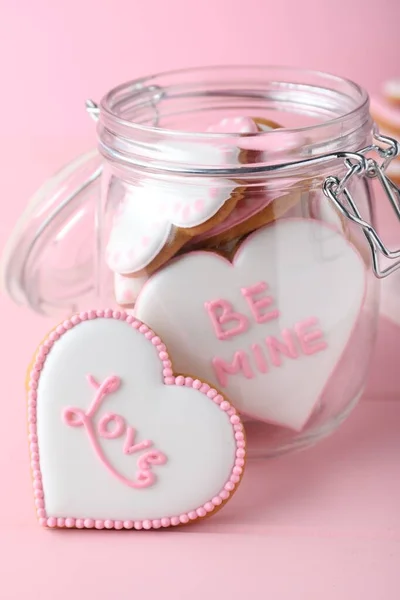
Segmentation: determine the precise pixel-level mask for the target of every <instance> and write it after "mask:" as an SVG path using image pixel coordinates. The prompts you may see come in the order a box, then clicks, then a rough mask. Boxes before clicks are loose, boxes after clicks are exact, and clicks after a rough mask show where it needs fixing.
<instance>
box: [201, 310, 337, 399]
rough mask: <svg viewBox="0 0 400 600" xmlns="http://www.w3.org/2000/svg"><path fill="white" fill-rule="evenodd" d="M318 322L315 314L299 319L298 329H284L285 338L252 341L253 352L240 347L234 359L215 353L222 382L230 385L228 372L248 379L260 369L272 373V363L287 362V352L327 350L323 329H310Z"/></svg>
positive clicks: (297, 354) (294, 354) (307, 353)
mask: <svg viewBox="0 0 400 600" xmlns="http://www.w3.org/2000/svg"><path fill="white" fill-rule="evenodd" d="M317 324H318V323H317V320H316V319H314V318H310V319H306V320H305V321H303V322H301V323H296V324H295V326H294V331H291V330H290V329H284V330H283V331H282V332H281V337H282V340H280V339H279V338H278V337H275V336H271V335H270V336H267V337H266V338H265V340H264V341H263V343H261V344H260V343H257V344H252V345H251V346H250V349H249V352H246V351H245V350H243V349H241V350H238V351H236V352H235V353H234V355H233V358H232V360H231V361H227V360H224V359H222V358H220V357H214V358H213V359H212V361H211V362H212V365H213V369H214V373H215V377H216V378H217V380H218V383H219V385H220V386H222V387H223V388H225V387H226V386H227V385H228V375H240V374H242V375H244V377H246V378H247V379H252V378H253V377H256V375H257V373H258V374H265V373H269V372H270V369H269V366H270V365H271V366H274V367H281V366H282V365H283V358H282V357H283V356H285V357H286V358H289V359H296V358H300V356H301V353H300V352H302V353H303V354H304V355H305V356H310V355H312V354H315V353H316V352H322V351H323V350H326V349H327V348H328V345H327V343H326V342H325V340H324V339H323V332H322V331H321V330H320V329H318V328H317V329H314V331H310V330H309V328H310V327H313V326H317ZM317 340H319V341H317ZM253 362H254V366H255V368H253Z"/></svg>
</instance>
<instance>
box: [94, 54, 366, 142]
mask: <svg viewBox="0 0 400 600" xmlns="http://www.w3.org/2000/svg"><path fill="white" fill-rule="evenodd" d="M221 69H222V70H223V71H226V72H228V71H229V72H234V71H235V70H237V69H244V70H246V71H247V72H252V73H256V72H260V73H262V72H264V73H266V74H267V73H268V72H273V71H275V70H279V71H282V72H285V73H287V74H291V73H292V74H293V75H296V76H300V77H301V76H303V77H304V76H307V75H308V76H316V77H319V78H323V79H325V80H327V81H332V82H336V83H337V84H344V85H346V86H347V87H348V89H349V90H353V91H354V92H355V93H357V94H358V96H359V99H358V102H357V101H356V98H354V100H355V105H354V106H353V107H352V108H351V109H350V110H348V111H345V112H343V114H341V115H339V116H336V117H333V118H332V119H327V120H326V121H324V122H322V123H317V124H313V125H306V126H302V127H289V128H285V130H286V131H290V132H297V133H307V131H311V130H316V129H321V128H324V127H329V126H331V125H333V124H335V123H337V122H340V121H341V120H342V119H343V118H347V117H352V116H353V115H355V114H356V113H357V112H358V111H360V110H363V109H366V108H369V95H368V93H367V91H366V90H365V89H364V88H363V87H362V86H360V85H359V84H357V83H356V82H354V81H352V80H351V79H348V78H346V77H341V76H339V75H334V74H332V73H328V72H325V71H320V70H314V69H305V68H301V67H291V66H288V65H214V66H210V67H207V66H202V67H190V68H186V69H174V70H169V71H161V72H158V73H156V74H153V75H149V76H146V77H141V78H138V79H133V80H130V81H127V82H124V83H122V84H120V85H118V86H115V87H113V88H112V89H111V90H109V91H108V92H107V94H105V95H104V96H103V98H102V99H101V102H100V107H101V111H102V112H103V113H104V114H105V115H107V117H109V118H111V119H112V120H114V121H115V123H116V124H120V125H122V126H124V127H129V128H131V129H132V130H137V131H149V132H150V131H153V130H154V129H156V130H157V132H159V133H160V134H164V135H168V136H169V135H171V136H174V135H179V136H183V137H185V136H187V137H193V136H196V137H197V136H198V137H199V138H206V137H210V136H212V137H215V138H217V137H224V136H226V134H225V133H219V132H204V131H195V132H192V131H185V130H181V129H170V128H166V127H154V126H149V125H143V124H140V123H136V122H134V121H131V120H129V119H126V118H123V117H122V116H120V115H119V114H118V113H117V112H116V111H115V106H116V105H118V104H119V103H121V102H122V101H123V100H122V99H124V100H125V99H126V98H127V97H128V96H131V95H132V93H138V92H140V90H143V86H145V85H148V84H151V83H152V82H155V88H157V83H156V82H157V81H158V80H159V79H162V78H172V77H175V76H182V75H185V74H189V73H192V74H193V75H195V74H199V75H201V74H202V73H207V72H217V71H220V70H221ZM154 91H156V89H154ZM121 97H122V99H119V98H121ZM279 133H280V130H279V129H272V130H270V131H259V132H257V133H249V134H247V135H249V136H258V137H260V136H265V135H274V134H275V135H276V134H279Z"/></svg>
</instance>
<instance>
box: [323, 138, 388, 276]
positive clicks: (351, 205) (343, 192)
mask: <svg viewBox="0 0 400 600" xmlns="http://www.w3.org/2000/svg"><path fill="white" fill-rule="evenodd" d="M375 141H376V143H373V144H372V145H371V146H368V147H366V148H363V149H361V150H359V151H358V152H357V153H355V154H354V153H352V154H351V157H349V156H345V157H344V159H345V160H344V163H345V165H346V167H347V172H346V174H345V175H344V177H343V178H342V179H339V178H338V177H333V176H330V177H327V178H326V180H325V182H324V185H323V190H324V194H325V196H327V197H328V198H329V200H331V202H333V204H334V205H335V206H336V208H337V209H338V210H339V211H340V213H341V214H342V215H343V216H345V217H346V218H347V219H349V220H350V221H352V222H353V223H355V224H356V225H358V226H359V227H361V229H362V230H363V232H364V235H365V237H366V238H367V241H368V243H369V246H370V248H371V254H372V265H373V270H374V273H375V275H376V276H377V277H378V278H379V279H383V278H384V277H387V276H388V275H390V274H391V273H393V272H394V271H396V270H397V269H399V268H400V249H399V250H389V248H388V247H387V246H386V245H385V243H384V242H383V240H382V238H381V237H380V236H379V235H378V232H377V231H376V229H375V227H373V225H371V223H368V222H367V221H365V220H364V219H363V217H362V215H361V213H360V211H359V209H358V207H357V204H356V202H355V200H354V198H353V196H352V194H351V192H350V190H349V188H348V183H349V181H350V180H351V179H352V178H353V177H355V176H356V177H360V178H362V177H368V178H369V179H377V180H378V181H379V183H380V185H381V186H382V188H383V190H384V191H385V194H386V196H387V197H388V199H389V201H390V204H391V206H392V208H393V210H394V212H395V214H396V216H397V218H398V219H399V220H400V190H399V188H398V187H397V186H396V185H395V184H394V183H393V181H392V180H391V179H390V178H389V177H388V176H387V175H386V173H385V171H386V168H387V167H388V165H389V164H390V162H391V161H392V160H393V159H394V158H395V157H396V156H398V155H399V154H400V145H399V143H398V142H397V141H396V140H394V139H393V138H390V137H388V136H385V135H381V134H379V132H378V131H377V130H376V129H375V130H374V142H375ZM380 144H383V145H384V146H383V147H382V146H381V145H380ZM372 152H375V153H377V154H378V155H379V158H380V159H381V160H379V161H378V160H375V159H373V158H371V157H370V156H366V155H369V154H370V153H372ZM380 254H382V255H383V256H384V257H385V258H386V259H388V260H389V261H394V262H393V263H392V264H390V265H389V266H387V267H386V268H382V267H381V265H380Z"/></svg>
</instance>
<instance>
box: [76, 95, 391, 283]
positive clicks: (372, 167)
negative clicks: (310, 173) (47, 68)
mask: <svg viewBox="0 0 400 600" xmlns="http://www.w3.org/2000/svg"><path fill="white" fill-rule="evenodd" d="M86 111H87V113H88V114H89V116H90V117H91V118H92V119H93V121H95V122H97V121H98V120H99V116H100V107H99V105H98V104H97V103H96V102H94V101H93V100H91V99H88V100H86ZM373 140H374V143H373V144H371V145H370V146H367V147H366V148H362V149H361V150H358V151H357V152H337V153H332V154H325V155H323V156H319V157H315V158H309V159H306V160H303V161H298V162H297V163H296V165H297V166H307V165H313V164H320V163H323V162H326V161H329V160H332V159H333V158H336V159H344V163H345V166H346V167H347V172H346V174H345V175H344V176H343V177H342V179H339V178H338V177H334V176H329V177H327V178H326V179H325V181H324V184H323V192H324V194H325V196H326V197H327V198H328V199H329V200H330V201H331V202H332V203H333V204H334V206H336V208H337V209H338V211H339V212H340V213H341V214H342V215H343V216H344V217H346V218H347V219H349V220H350V221H352V222H353V223H355V224H356V225H358V226H359V227H361V229H362V231H363V233H364V235H365V237H366V238H367V241H368V244H369V246H370V248H371V254H372V266H373V271H374V273H375V275H376V277H378V279H383V278H385V277H387V276H388V275H390V274H391V273H393V272H394V271H397V269H399V268H400V249H399V250H389V248H388V247H387V246H386V245H385V243H384V242H383V240H382V238H381V237H380V236H379V234H378V232H377V231H376V229H375V227H374V226H373V225H371V223H368V222H367V221H365V220H364V219H363V217H362V215H361V213H360V211H359V209H358V207H357V204H356V202H355V200H354V198H353V196H352V194H351V192H350V190H349V189H348V183H349V181H350V180H351V179H353V178H354V177H360V178H363V177H368V178H369V179H377V180H378V181H379V183H380V184H381V186H382V188H383V190H384V191H385V194H386V196H387V197H388V199H389V202H390V204H391V206H392V208H393V210H394V212H395V214H396V216H397V218H398V219H399V220H400V189H399V188H398V187H397V186H396V185H395V183H394V182H393V181H392V180H391V179H390V178H389V177H388V176H387V175H386V173H385V171H386V169H387V167H388V166H389V164H390V162H391V161H392V160H393V159H394V158H396V156H398V155H399V154H400V144H399V142H397V141H396V140H395V139H393V138H391V137H389V136H386V135H382V134H380V133H379V131H378V129H377V128H376V127H375V128H374V131H373ZM382 145H383V147H382ZM373 152H375V153H376V154H378V156H379V158H380V159H381V160H380V162H378V161H377V160H375V159H373V158H371V157H370V156H367V155H369V154H370V153H373ZM291 166H293V163H288V164H285V165H283V166H278V167H277V166H272V167H268V168H267V169H265V170H266V171H274V170H276V169H278V168H280V169H282V170H285V169H287V168H290V167H291ZM257 171H264V169H263V168H261V169H257ZM381 254H382V255H383V256H384V257H385V258H386V259H388V260H389V261H394V262H393V263H392V264H390V265H389V266H388V267H386V268H381V266H380V255H381Z"/></svg>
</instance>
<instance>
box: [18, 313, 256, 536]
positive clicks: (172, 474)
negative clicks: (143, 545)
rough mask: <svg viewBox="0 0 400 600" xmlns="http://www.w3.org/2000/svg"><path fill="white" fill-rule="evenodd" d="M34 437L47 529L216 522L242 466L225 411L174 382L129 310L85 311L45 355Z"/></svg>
mask: <svg viewBox="0 0 400 600" xmlns="http://www.w3.org/2000/svg"><path fill="white" fill-rule="evenodd" d="M28 406H29V408H28V413H29V440H30V450H31V466H32V471H33V483H34V494H35V503H36V510H37V515H38V518H39V520H40V523H41V524H42V525H44V526H45V527H50V528H55V527H61V528H72V527H75V528H81V529H83V528H96V529H103V528H106V529H158V528H162V527H169V526H176V525H180V524H186V523H190V522H193V521H196V520H198V519H201V518H202V517H205V516H208V515H211V514H212V513H214V512H215V511H216V510H218V509H219V508H221V507H222V506H223V505H224V504H225V502H226V501H227V500H228V499H229V498H230V497H231V496H232V494H233V493H234V491H235V490H236V488H237V485H238V484H239V482H240V480H241V477H242V474H243V468H244V462H245V454H246V443H245V435H244V430H243V425H242V423H241V420H240V417H239V416H238V414H237V412H236V410H235V409H234V408H233V406H232V405H231V404H230V402H229V401H228V400H227V399H226V398H225V396H223V395H222V394H220V393H219V392H218V391H217V390H216V389H214V388H212V387H211V386H210V385H208V384H207V383H204V382H202V381H201V380H199V379H196V378H195V377H193V376H186V377H185V376H183V375H176V374H175V373H174V371H173V367H172V364H171V360H170V357H169V354H168V351H167V349H166V347H165V345H164V343H163V342H162V340H161V339H160V338H159V337H158V336H157V335H156V334H155V333H154V332H153V331H152V330H151V329H149V327H147V326H146V325H144V324H143V323H142V322H140V321H138V320H137V319H135V318H134V317H133V316H130V315H127V314H126V313H125V312H119V311H114V312H113V311H112V310H106V311H104V310H100V311H89V312H83V313H80V314H79V315H75V316H74V317H72V318H71V319H69V320H67V321H64V323H63V324H61V325H60V326H58V327H57V329H55V330H54V331H53V332H52V333H51V334H50V335H49V336H48V338H47V339H46V340H45V341H44V342H43V343H42V345H41V346H40V348H39V350H38V352H37V354H36V357H35V359H34V362H33V365H32V368H31V371H30V374H29V392H28Z"/></svg>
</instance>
